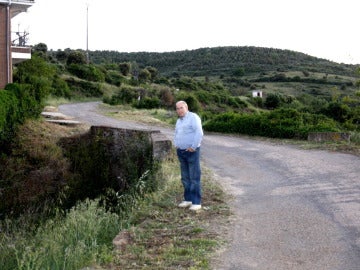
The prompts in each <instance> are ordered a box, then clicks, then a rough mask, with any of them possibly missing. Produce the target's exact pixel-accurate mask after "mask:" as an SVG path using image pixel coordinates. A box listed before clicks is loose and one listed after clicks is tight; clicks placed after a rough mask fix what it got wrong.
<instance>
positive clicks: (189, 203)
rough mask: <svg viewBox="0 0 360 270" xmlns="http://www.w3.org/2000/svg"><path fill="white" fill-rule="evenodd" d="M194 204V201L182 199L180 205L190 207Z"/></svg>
mask: <svg viewBox="0 0 360 270" xmlns="http://www.w3.org/2000/svg"><path fill="white" fill-rule="evenodd" d="M191 205H192V202H189V201H182V202H181V203H180V204H179V205H178V206H179V207H181V208H185V207H189V206H191Z"/></svg>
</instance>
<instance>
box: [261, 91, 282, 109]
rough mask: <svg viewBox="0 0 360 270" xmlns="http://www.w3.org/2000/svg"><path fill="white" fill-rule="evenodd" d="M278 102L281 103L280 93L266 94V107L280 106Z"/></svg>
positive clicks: (274, 107)
mask: <svg viewBox="0 0 360 270" xmlns="http://www.w3.org/2000/svg"><path fill="white" fill-rule="evenodd" d="M280 103H281V98H280V95H279V94H272V93H270V94H268V95H267V97H266V99H265V102H264V105H265V107H266V108H268V109H276V108H277V107H279V106H280Z"/></svg>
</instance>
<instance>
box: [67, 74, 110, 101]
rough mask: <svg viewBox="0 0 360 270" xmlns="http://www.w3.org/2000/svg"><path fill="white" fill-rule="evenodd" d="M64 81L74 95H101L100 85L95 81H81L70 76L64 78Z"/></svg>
mask: <svg viewBox="0 0 360 270" xmlns="http://www.w3.org/2000/svg"><path fill="white" fill-rule="evenodd" d="M66 83H67V84H68V86H69V87H70V89H71V91H72V92H73V94H74V95H75V94H77V95H80V96H82V95H84V96H86V97H101V96H102V95H103V91H102V90H101V85H100V84H98V83H95V82H89V81H81V80H75V79H73V78H70V79H67V80H66Z"/></svg>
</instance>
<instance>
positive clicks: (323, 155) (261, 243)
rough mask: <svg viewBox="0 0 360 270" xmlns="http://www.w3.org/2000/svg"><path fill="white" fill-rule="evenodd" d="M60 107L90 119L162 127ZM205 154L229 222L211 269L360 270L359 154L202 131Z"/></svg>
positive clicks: (86, 106)
mask: <svg viewBox="0 0 360 270" xmlns="http://www.w3.org/2000/svg"><path fill="white" fill-rule="evenodd" d="M96 107H97V103H83V104H75V105H74V104H69V105H63V106H60V108H59V109H60V111H61V112H62V113H64V114H67V115H71V116H74V117H76V118H77V119H78V120H80V121H85V122H88V123H89V124H93V125H110V126H116V127H126V128H132V127H135V128H149V129H160V130H161V131H162V132H163V133H165V134H166V135H167V136H168V137H169V138H170V139H172V133H173V131H172V130H169V129H162V128H155V127H146V126H144V125H139V124H134V123H131V122H125V121H118V120H114V119H111V118H107V117H104V116H101V115H99V114H98V113H97V110H96ZM202 159H203V161H204V162H205V164H206V166H207V167H209V168H211V169H212V170H213V171H214V173H215V174H216V176H217V180H218V182H219V183H220V184H221V185H222V186H223V187H224V188H225V190H226V191H227V193H228V194H229V200H230V205H231V208H232V210H233V212H234V220H233V222H232V224H231V226H230V227H229V232H228V235H227V236H226V237H227V238H228V240H229V245H228V247H227V248H226V249H225V250H223V251H222V252H221V254H218V256H216V258H214V260H213V269H224V270H225V269H241V270H250V269H259V270H263V269H273V270H285V269H286V270H289V269H298V270H305V269H309V270H329V269H331V270H335V269H339V270H359V269H360V158H359V157H356V156H353V155H348V154H341V153H331V152H327V151H318V150H316V151H315V150H301V149H298V148H296V147H294V146H290V145H278V144H274V143H270V142H262V141H261V142H260V141H256V140H249V139H243V138H238V137H230V136H221V135H209V134H205V138H204V142H203V145H202Z"/></svg>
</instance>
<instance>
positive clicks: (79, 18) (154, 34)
mask: <svg viewBox="0 0 360 270" xmlns="http://www.w3.org/2000/svg"><path fill="white" fill-rule="evenodd" d="M359 10H360V1H359V0H126V1H125V0H60V1H59V0H35V4H34V5H33V6H32V7H31V8H29V9H28V11H27V12H26V13H21V14H20V15H17V16H16V17H14V18H13V20H12V30H13V31H18V30H20V31H24V30H25V31H27V32H29V40H28V42H29V44H30V45H35V44H38V43H45V44H46V45H47V47H48V49H52V50H58V49H61V50H63V49H66V48H70V49H84V50H85V49H86V48H87V44H88V49H89V50H90V51H94V50H114V51H119V52H139V51H142V52H171V51H182V50H193V49H198V48H205V47H218V46H256V47H267V48H277V49H286V50H292V51H297V52H302V53H305V54H308V55H311V56H315V57H319V58H323V59H327V60H331V61H335V62H338V63H346V64H360V34H359V32H360V15H359ZM87 18H88V19H87ZM87 29H88V30H87ZM87 41H88V43H87Z"/></svg>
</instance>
